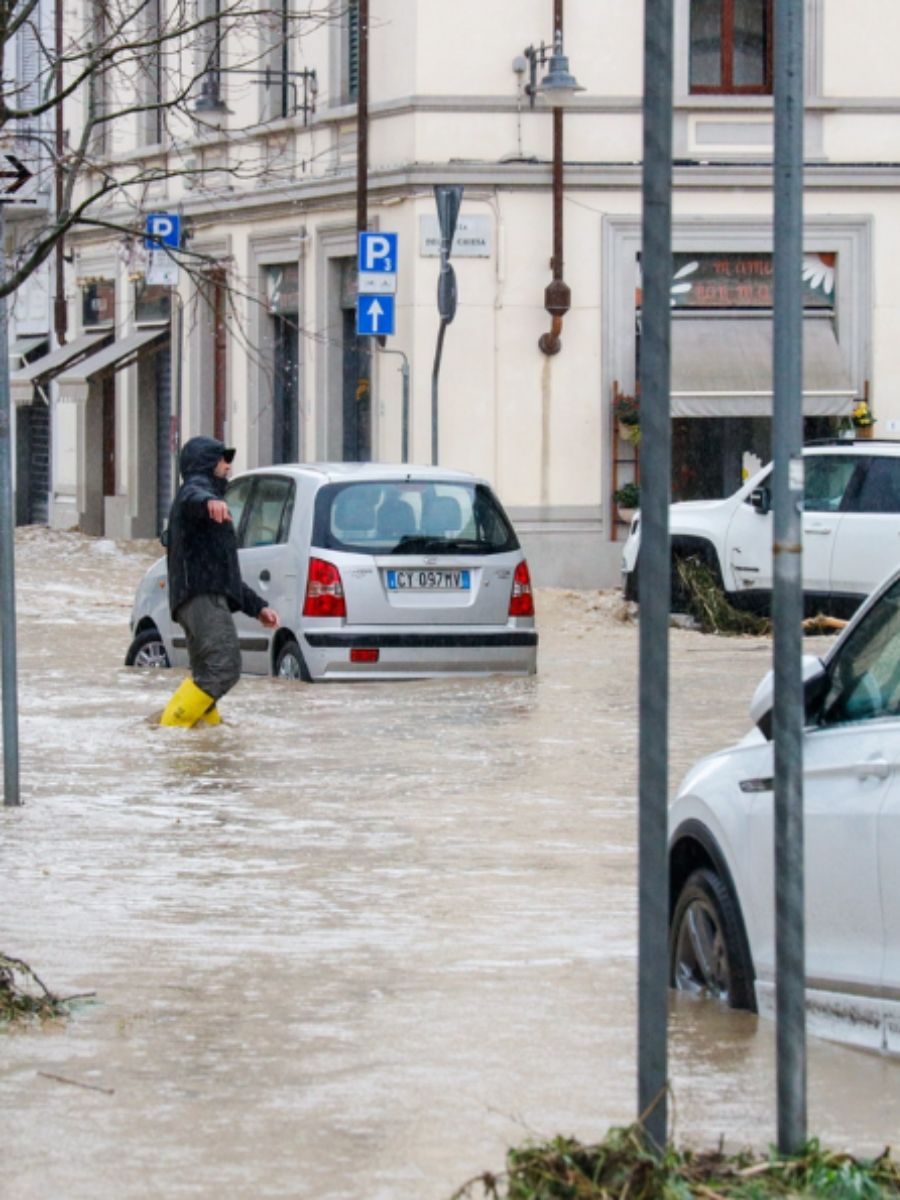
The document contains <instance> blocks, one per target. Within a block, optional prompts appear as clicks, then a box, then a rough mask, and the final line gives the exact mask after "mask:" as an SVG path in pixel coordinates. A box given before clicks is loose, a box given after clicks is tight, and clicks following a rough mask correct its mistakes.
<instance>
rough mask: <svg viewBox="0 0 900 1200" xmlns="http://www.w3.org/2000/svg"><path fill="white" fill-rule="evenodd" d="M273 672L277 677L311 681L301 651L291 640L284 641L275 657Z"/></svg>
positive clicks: (305, 681)
mask: <svg viewBox="0 0 900 1200" xmlns="http://www.w3.org/2000/svg"><path fill="white" fill-rule="evenodd" d="M275 674H276V675H277V676H278V678H279V679H299V680H302V681H303V682H304V683H311V682H312V677H311V675H310V673H309V668H308V667H307V665H306V661H305V659H304V658H303V651H302V650H301V649H300V647H299V645H298V644H297V643H296V642H295V641H294V640H293V638H292V639H291V640H290V641H289V642H285V643H284V645H283V646H282V647H281V649H280V650H279V651H278V655H277V657H276V659H275Z"/></svg>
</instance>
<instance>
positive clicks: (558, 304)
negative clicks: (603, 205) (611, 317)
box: [513, 0, 584, 356]
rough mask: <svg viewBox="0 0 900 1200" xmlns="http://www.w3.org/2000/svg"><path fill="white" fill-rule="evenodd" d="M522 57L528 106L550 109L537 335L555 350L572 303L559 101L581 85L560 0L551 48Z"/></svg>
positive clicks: (518, 65) (543, 346)
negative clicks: (548, 239)
mask: <svg viewBox="0 0 900 1200" xmlns="http://www.w3.org/2000/svg"><path fill="white" fill-rule="evenodd" d="M523 54H524V61H523V59H522V58H517V59H515V61H514V62H513V70H514V71H516V73H517V74H519V75H521V74H522V73H523V72H524V70H525V69H526V68H527V70H528V82H527V83H526V84H525V87H524V91H525V94H526V96H527V97H528V102H529V104H530V106H531V108H534V102H535V99H536V97H537V96H538V95H540V96H542V97H543V98H544V99H545V100H547V101H548V103H549V104H550V106H551V107H552V109H553V257H552V259H551V260H550V265H551V269H552V271H553V278H552V279H551V280H550V283H548V284H547V287H546V289H545V291H544V308H545V309H546V310H547V312H548V313H549V314H550V318H551V325H550V329H549V331H548V332H547V333H542V334H541V336H540V338H539V339H538V347H539V349H540V351H541V353H542V354H546V355H548V356H549V355H552V354H559V352H560V350H561V349H562V342H561V341H560V334H561V332H562V322H563V317H564V316H565V315H566V313H567V312H568V311H569V308H570V307H571V304H572V292H571V290H570V288H569V285H568V284H567V283H566V282H565V280H564V279H563V211H562V210H563V204H562V201H563V105H564V104H565V103H566V102H567V101H569V100H571V99H572V98H573V97H574V95H575V93H576V92H583V91H584V88H583V87H581V85H580V84H579V83H578V80H577V79H576V78H575V76H574V75H573V74H572V73H571V71H570V70H569V60H568V58H567V57H566V56H565V54H563V16H562V0H554V5H553V51H552V53H550V50H549V47H548V46H545V45H544V43H543V42H541V44H540V46H534V45H531V46H528V47H526V49H525V50H524V51H523ZM545 64H547V65H548V70H547V74H546V75H545V76H544V78H543V79H542V80H541V82H540V83H538V82H537V69H538V66H544V65H545Z"/></svg>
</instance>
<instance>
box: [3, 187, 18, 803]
mask: <svg viewBox="0 0 900 1200" xmlns="http://www.w3.org/2000/svg"><path fill="white" fill-rule="evenodd" d="M4 215H5V214H4V212H3V204H2V202H0V281H3V282H5V280H6V255H5V253H4V245H5V237H6V231H5V228H4ZM14 528H15V520H14V516H13V494H12V454H11V447H10V399H9V326H8V319H7V305H6V297H5V296H0V648H2V657H3V662H2V671H0V678H2V686H3V803H4V805H6V806H8V807H14V806H16V805H18V804H21V800H20V797H19V719H18V697H17V695H16V581H15V542H14V538H13V530H14Z"/></svg>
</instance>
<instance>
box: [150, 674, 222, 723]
mask: <svg viewBox="0 0 900 1200" xmlns="http://www.w3.org/2000/svg"><path fill="white" fill-rule="evenodd" d="M214 705H215V700H213V698H212V696H210V695H209V693H208V692H204V691H203V689H202V688H198V687H197V685H196V683H194V681H193V679H185V680H184V682H183V683H182V684H181V687H179V688H178V690H177V691H176V693H175V695H174V696H173V697H172V699H171V700H170V701H169V703H168V704H167V705H166V707H165V709H164V710H163V715H162V716H161V717H160V719H159V723H160V725H186V726H191V725H196V724H197V722H198V721H199V720H200V719H201V718H202V717H203V715H204V713H206V712H207V711H208V710H209V709H211V708H213V706H214ZM217 715H218V714H217Z"/></svg>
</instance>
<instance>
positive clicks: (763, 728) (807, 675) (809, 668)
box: [750, 654, 828, 741]
mask: <svg viewBox="0 0 900 1200" xmlns="http://www.w3.org/2000/svg"><path fill="white" fill-rule="evenodd" d="M801 672H802V675H803V710H804V724H805V725H812V724H813V723H814V722H815V720H816V718H817V717H818V715H819V710H820V709H821V706H822V701H823V700H824V698H825V693H826V692H827V691H828V672H827V671H826V670H825V664H824V663H823V662H822V660H821V658H816V657H815V655H813V654H804V655H803V659H802V663H801ZM774 702H775V672H774V671H769V672H768V674H766V675H765V676H764V677H763V679H762V680H761V682H760V684H759V686H758V687H757V689H756V691H755V692H754V693H753V699H752V700H751V701H750V719H751V720H752V721H753V724H754V725H756V727H757V728H758V729H759V731H760V733H761V734H762V735H763V737H764V738H765V739H766V740H767V741H771V740H772V711H773V709H772V706H773V704H774Z"/></svg>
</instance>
